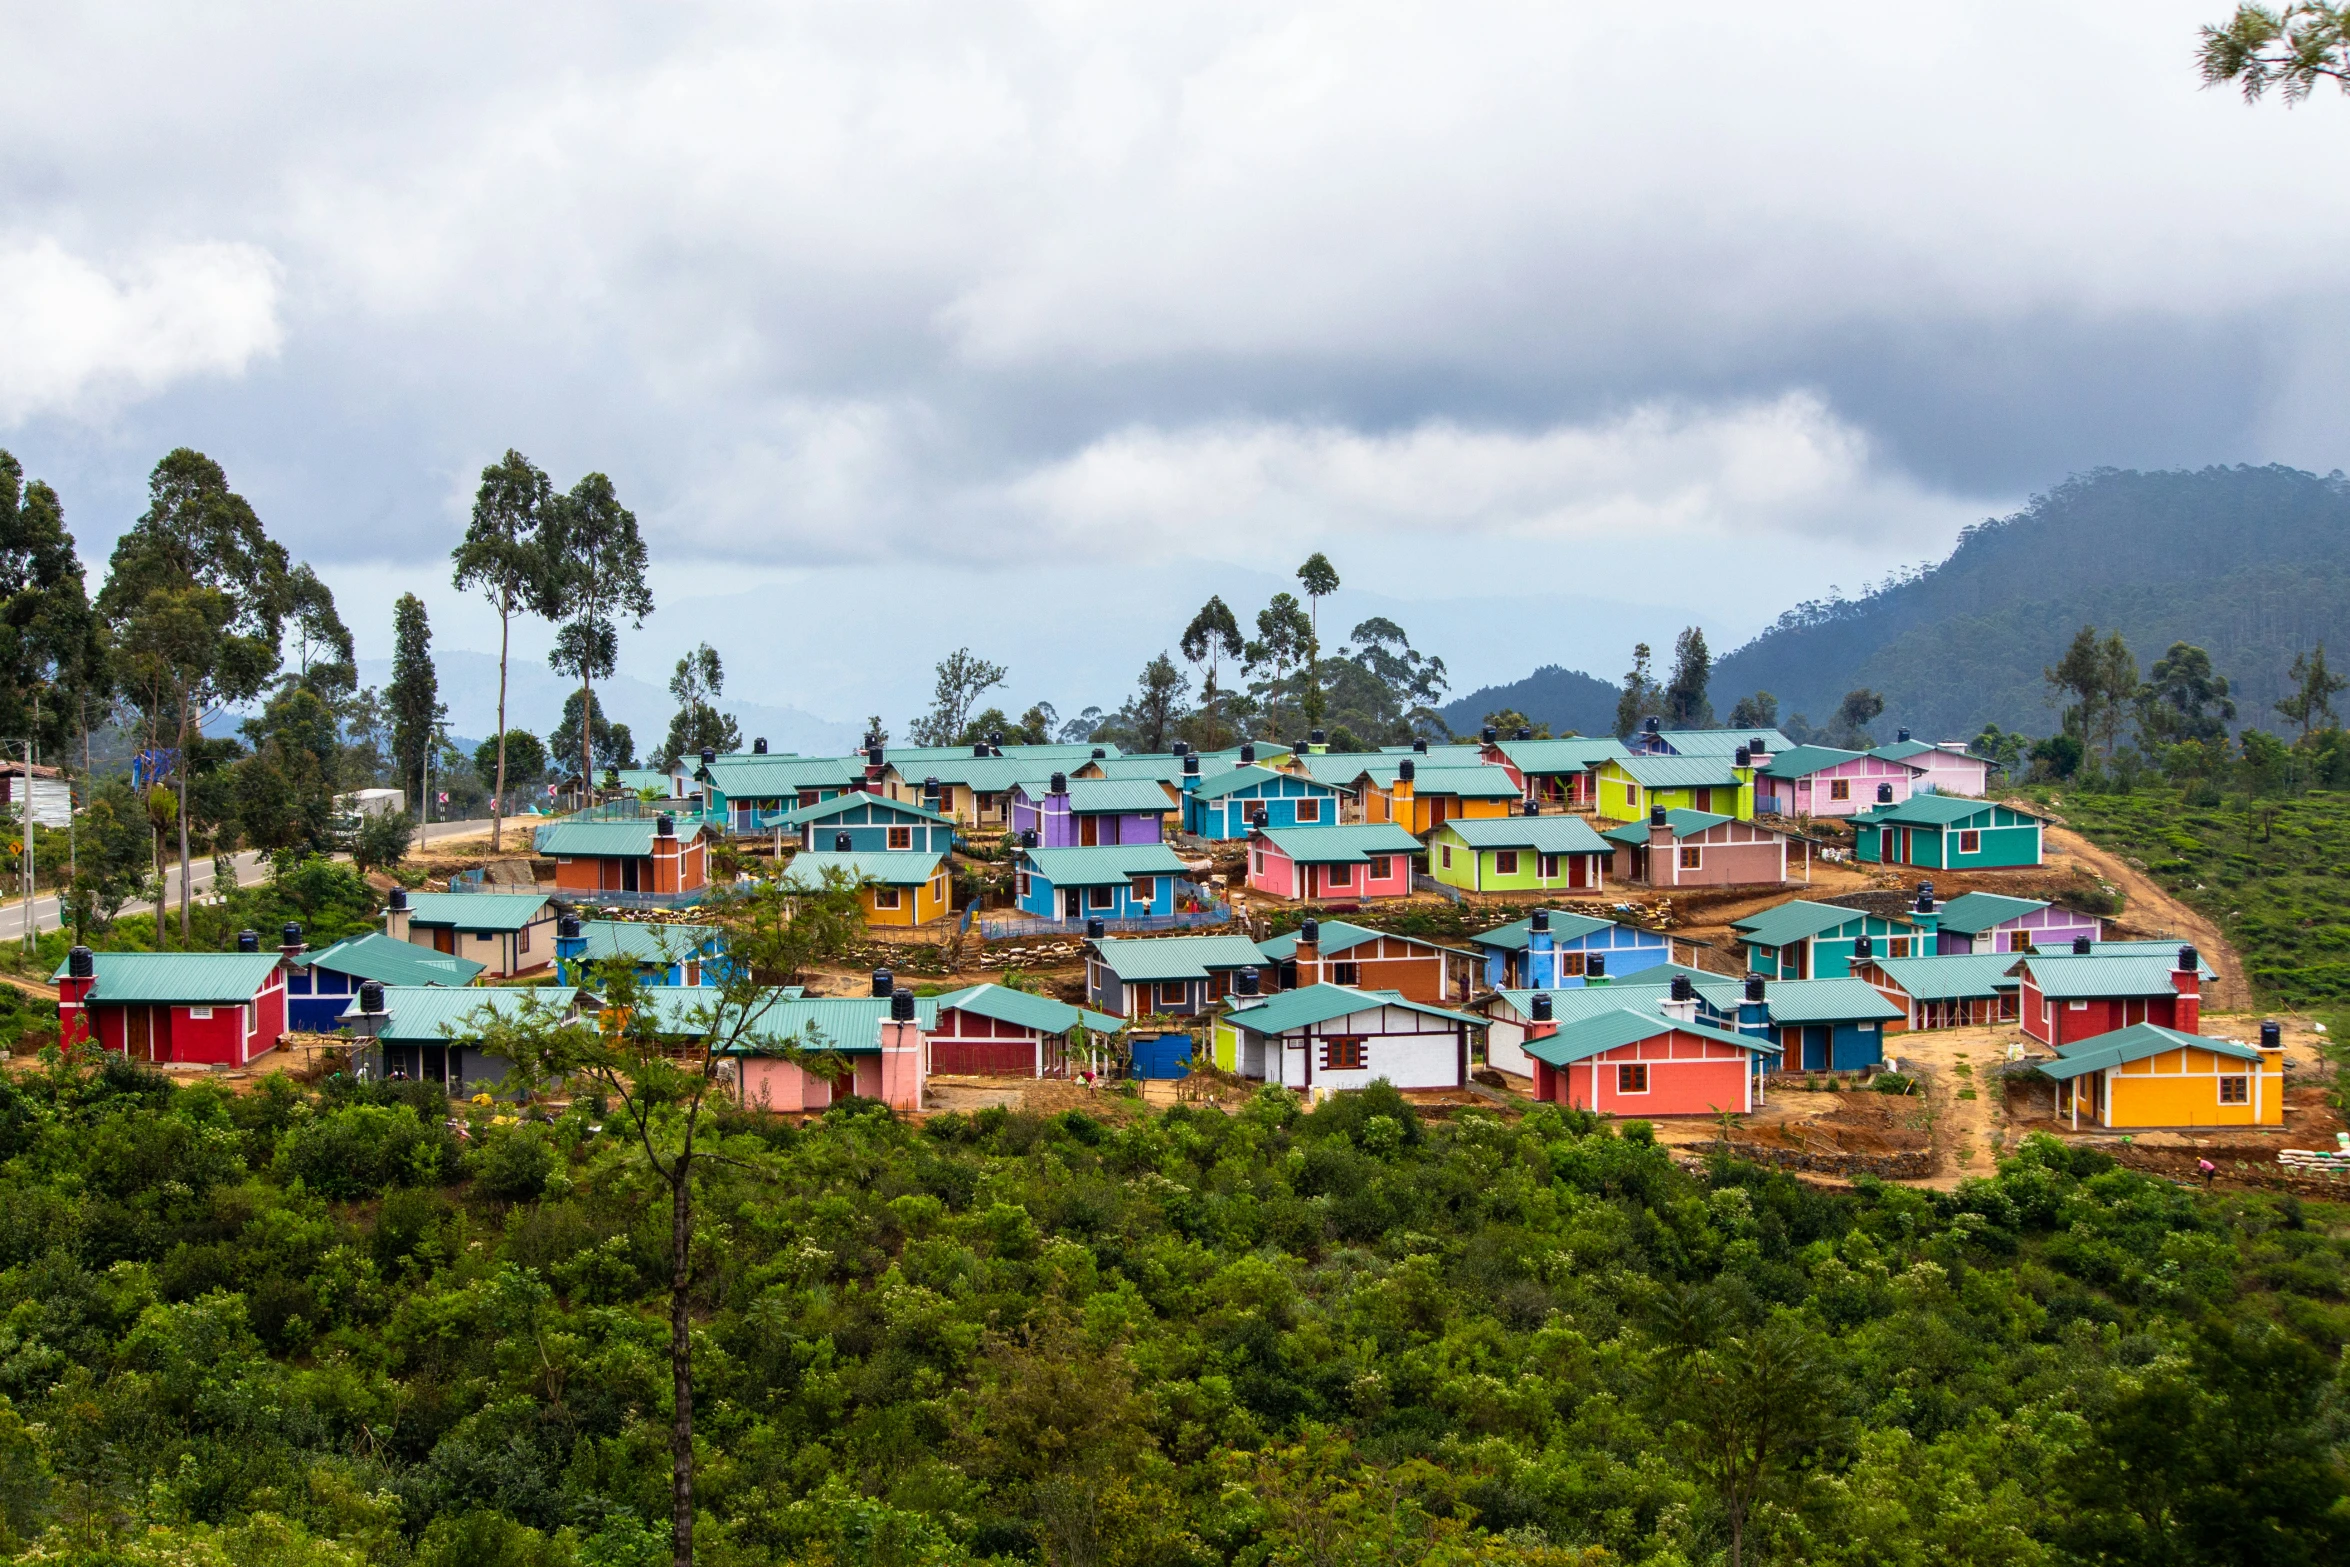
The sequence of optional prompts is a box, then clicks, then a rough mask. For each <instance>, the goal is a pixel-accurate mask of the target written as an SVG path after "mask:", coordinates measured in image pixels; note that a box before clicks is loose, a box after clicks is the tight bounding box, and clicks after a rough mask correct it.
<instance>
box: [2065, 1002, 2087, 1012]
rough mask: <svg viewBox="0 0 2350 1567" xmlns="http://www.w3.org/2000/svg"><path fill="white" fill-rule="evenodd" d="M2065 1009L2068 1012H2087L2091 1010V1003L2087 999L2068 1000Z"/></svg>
mask: <svg viewBox="0 0 2350 1567" xmlns="http://www.w3.org/2000/svg"><path fill="white" fill-rule="evenodd" d="M2065 1010H2066V1011H2068V1012H2086V1011H2088V1010H2089V1003H2088V1002H2086V1001H2068V1002H2066V1003H2065Z"/></svg>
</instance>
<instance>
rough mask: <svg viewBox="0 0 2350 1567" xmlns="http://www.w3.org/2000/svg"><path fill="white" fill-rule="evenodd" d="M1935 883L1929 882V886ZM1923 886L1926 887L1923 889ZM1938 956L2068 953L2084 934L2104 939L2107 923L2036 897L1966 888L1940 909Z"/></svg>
mask: <svg viewBox="0 0 2350 1567" xmlns="http://www.w3.org/2000/svg"><path fill="white" fill-rule="evenodd" d="M1932 885H1933V883H1931V882H1928V883H1926V884H1925V886H1926V887H1931V886H1932ZM1920 890H1921V891H1922V890H1924V889H1923V888H1921V889H1920ZM1936 915H1937V917H1938V918H1939V921H1940V924H1939V927H1938V929H1939V936H1938V939H1937V940H1936V942H1935V946H1934V953H1935V956H1937V957H1948V956H1951V955H1953V954H1961V953H1970V952H2063V951H2069V950H2070V949H2071V947H2072V944H2073V942H2074V940H2075V939H2076V938H2078V937H2081V936H2086V937H2088V938H2089V939H2090V940H2091V941H2103V940H2104V939H2105V922H2104V921H2103V920H2100V919H2099V918H2098V917H2097V916H2096V915H2094V914H2076V913H2074V912H2073V911H2072V910H2070V909H2062V908H2058V907H2057V906H2056V905H2055V904H2053V903H2042V902H2040V901H2039V900H2038V899H2036V898H2010V897H2005V896H2003V895H2001V894H1999V893H1996V892H1962V893H1960V894H1959V895H1958V896H1957V897H1955V898H1953V899H1951V900H1950V901H1949V902H1948V903H1945V904H1943V905H1942V906H1941V908H1940V909H1938V910H1937V911H1936Z"/></svg>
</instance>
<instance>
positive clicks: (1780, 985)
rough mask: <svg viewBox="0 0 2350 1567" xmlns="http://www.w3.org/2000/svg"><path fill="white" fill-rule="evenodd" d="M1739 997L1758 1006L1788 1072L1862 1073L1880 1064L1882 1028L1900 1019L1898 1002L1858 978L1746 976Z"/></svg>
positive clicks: (1882, 1044) (1881, 1056)
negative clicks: (1783, 978)
mask: <svg viewBox="0 0 2350 1567" xmlns="http://www.w3.org/2000/svg"><path fill="white" fill-rule="evenodd" d="M1916 961H1923V962H1931V961H1933V960H1932V959H1930V958H1929V959H1920V960H1916ZM1740 999H1741V1001H1743V1002H1745V1003H1749V1004H1751V1003H1756V1002H1759V1003H1761V1006H1762V1009H1763V1017H1764V1020H1765V1021H1766V1022H1767V1024H1768V1026H1769V1028H1770V1030H1771V1037H1772V1038H1773V1039H1774V1040H1776V1042H1777V1043H1778V1046H1779V1049H1780V1051H1781V1053H1782V1054H1781V1059H1782V1060H1783V1061H1784V1063H1785V1065H1786V1069H1787V1070H1788V1071H1791V1072H1793V1071H1804V1072H1864V1071H1868V1070H1869V1069H1871V1068H1873V1067H1877V1066H1881V1065H1883V1064H1884V1061H1885V1029H1886V1027H1887V1026H1888V1025H1889V1024H1892V1023H1896V1022H1898V1021H1900V1019H1901V1017H1902V1009H1901V1007H1900V1006H1899V1005H1898V1004H1896V1003H1895V1002H1892V1001H1890V1000H1887V999H1886V998H1885V996H1884V995H1882V994H1881V993H1879V991H1878V990H1877V988H1876V987H1875V986H1873V985H1870V984H1868V983H1867V982H1865V981H1863V980H1859V979H1794V980H1780V981H1776V982H1773V981H1769V980H1765V979H1764V978H1763V976H1761V975H1760V974H1749V975H1747V976H1746V979H1745V981H1744V990H1743V993H1742V995H1741V997H1740Z"/></svg>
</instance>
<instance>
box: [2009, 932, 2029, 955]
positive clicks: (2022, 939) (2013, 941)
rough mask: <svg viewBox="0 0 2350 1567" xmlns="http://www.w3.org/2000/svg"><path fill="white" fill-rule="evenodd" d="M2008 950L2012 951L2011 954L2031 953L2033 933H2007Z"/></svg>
mask: <svg viewBox="0 0 2350 1567" xmlns="http://www.w3.org/2000/svg"><path fill="white" fill-rule="evenodd" d="M2007 950H2008V951H2010V952H2029V951H2031V950H2032V933H2031V932H2030V931H2028V930H2011V931H2009V932H2008V933H2007Z"/></svg>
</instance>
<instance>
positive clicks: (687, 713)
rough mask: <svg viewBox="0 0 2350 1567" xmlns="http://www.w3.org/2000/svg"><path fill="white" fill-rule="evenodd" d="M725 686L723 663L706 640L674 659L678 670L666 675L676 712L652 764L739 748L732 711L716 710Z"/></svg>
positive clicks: (666, 764)
mask: <svg viewBox="0 0 2350 1567" xmlns="http://www.w3.org/2000/svg"><path fill="white" fill-rule="evenodd" d="M725 689H726V669H725V666H723V665H722V664H720V663H719V661H718V650H717V649H716V648H714V647H712V646H711V645H710V644H709V643H707V642H705V643H703V644H702V645H701V646H700V647H698V648H695V649H694V650H693V651H692V652H691V653H688V654H686V656H685V657H683V658H681V659H679V660H678V661H677V670H676V672H675V673H674V674H672V675H671V676H670V677H669V694H670V695H671V696H673V697H675V698H677V712H676V714H675V715H674V716H673V717H672V718H671V719H670V720H669V735H668V738H667V739H665V740H663V741H662V742H661V749H660V750H659V751H657V752H655V753H654V756H653V762H654V765H655V766H658V767H674V766H676V765H677V759H678V758H679V757H681V756H699V755H701V754H702V752H704V751H706V750H707V751H717V752H720V753H724V752H728V751H739V750H741V749H742V743H743V735H742V729H741V726H740V725H738V724H736V722H735V721H734V715H733V714H732V713H721V712H719V711H718V705H717V704H718V696H719V693H720V692H722V691H724V690H725Z"/></svg>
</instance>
